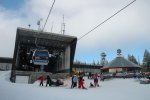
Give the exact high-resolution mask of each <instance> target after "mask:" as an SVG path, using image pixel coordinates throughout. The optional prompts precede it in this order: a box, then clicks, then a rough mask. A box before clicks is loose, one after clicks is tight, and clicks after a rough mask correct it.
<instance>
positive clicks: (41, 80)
mask: <svg viewBox="0 0 150 100" xmlns="http://www.w3.org/2000/svg"><path fill="white" fill-rule="evenodd" d="M39 80H40V86H41V85H42V86H43V81H44V76H43V75H41V76H40V78H39Z"/></svg>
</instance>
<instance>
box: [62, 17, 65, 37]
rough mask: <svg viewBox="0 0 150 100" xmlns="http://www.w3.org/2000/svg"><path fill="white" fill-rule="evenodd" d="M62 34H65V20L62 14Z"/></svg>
mask: <svg viewBox="0 0 150 100" xmlns="http://www.w3.org/2000/svg"><path fill="white" fill-rule="evenodd" d="M62 34H63V35H64V34H65V22H64V15H63V23H62Z"/></svg>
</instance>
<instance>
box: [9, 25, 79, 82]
mask: <svg viewBox="0 0 150 100" xmlns="http://www.w3.org/2000/svg"><path fill="white" fill-rule="evenodd" d="M76 43H77V37H74V36H68V35H63V34H56V33H50V32H42V31H38V30H32V29H25V28H17V32H16V42H15V49H14V56H13V64H12V73H11V78H10V79H11V81H15V77H16V75H17V73H18V72H19V73H25V72H39V67H40V66H38V65H34V64H33V63H31V61H32V55H33V51H34V50H35V49H37V48H44V49H46V50H48V52H49V54H50V55H52V56H50V57H49V63H48V65H45V66H44V70H43V71H44V72H51V73H58V72H59V73H60V72H62V73H70V72H71V71H72V66H73V60H74V55H75V49H76Z"/></svg>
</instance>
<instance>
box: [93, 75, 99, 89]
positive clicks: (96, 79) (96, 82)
mask: <svg viewBox="0 0 150 100" xmlns="http://www.w3.org/2000/svg"><path fill="white" fill-rule="evenodd" d="M94 86H95V87H96V86H97V87H99V84H98V78H97V77H95V78H94Z"/></svg>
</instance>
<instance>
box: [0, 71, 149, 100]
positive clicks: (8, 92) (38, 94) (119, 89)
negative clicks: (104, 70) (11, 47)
mask: <svg viewBox="0 0 150 100" xmlns="http://www.w3.org/2000/svg"><path fill="white" fill-rule="evenodd" d="M9 76H10V71H0V100H150V84H140V83H139V82H136V81H135V80H134V79H111V80H107V81H104V82H100V87H97V88H89V83H90V82H93V81H92V80H88V79H87V78H84V79H85V83H86V84H85V86H86V87H87V88H88V90H84V89H78V88H75V89H70V80H66V81H65V85H66V86H64V87H45V86H44V87H39V82H38V81H37V82H35V83H34V84H19V83H11V82H10V81H9Z"/></svg>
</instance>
